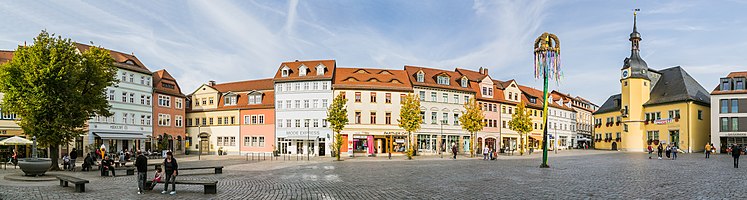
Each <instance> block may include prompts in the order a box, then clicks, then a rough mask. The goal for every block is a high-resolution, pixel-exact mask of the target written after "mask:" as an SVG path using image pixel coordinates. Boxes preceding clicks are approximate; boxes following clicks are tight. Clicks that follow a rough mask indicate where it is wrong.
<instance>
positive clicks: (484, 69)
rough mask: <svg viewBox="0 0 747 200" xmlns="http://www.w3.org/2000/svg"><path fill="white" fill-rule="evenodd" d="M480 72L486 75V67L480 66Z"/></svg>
mask: <svg viewBox="0 0 747 200" xmlns="http://www.w3.org/2000/svg"><path fill="white" fill-rule="evenodd" d="M480 74H482V75H488V68H483V67H480Z"/></svg>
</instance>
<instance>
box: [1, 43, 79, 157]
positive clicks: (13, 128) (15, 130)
mask: <svg viewBox="0 0 747 200" xmlns="http://www.w3.org/2000/svg"><path fill="white" fill-rule="evenodd" d="M12 58H13V51H2V50H0V65H1V64H4V63H6V62H8V61H10V59H12ZM3 96H4V95H3V93H0V101H2V99H3ZM18 120H19V119H18V116H16V114H14V113H10V112H3V111H2V110H1V109H0V140H3V139H5V138H9V137H13V136H20V137H25V135H24V134H23V129H21V126H19V125H18ZM81 146H83V145H82V144H81ZM28 152H30V148H29V149H28V150H26V149H25V148H24V149H19V152H18V153H19V158H23V157H26V155H29V153H28ZM12 154H13V146H5V147H2V148H0V157H3V158H7V157H10V155H12Z"/></svg>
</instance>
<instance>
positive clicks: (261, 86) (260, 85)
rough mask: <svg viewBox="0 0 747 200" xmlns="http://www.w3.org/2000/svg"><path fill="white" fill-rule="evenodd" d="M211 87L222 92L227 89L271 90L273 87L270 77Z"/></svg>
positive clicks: (240, 90) (232, 90)
mask: <svg viewBox="0 0 747 200" xmlns="http://www.w3.org/2000/svg"><path fill="white" fill-rule="evenodd" d="M212 87H213V88H215V89H216V90H218V91H219V92H222V93H226V92H229V91H231V92H242V91H252V90H272V89H274V88H275V86H274V83H273V82H272V78H266V79H258V80H248V81H237V82H229V83H221V84H215V85H213V86H212Z"/></svg>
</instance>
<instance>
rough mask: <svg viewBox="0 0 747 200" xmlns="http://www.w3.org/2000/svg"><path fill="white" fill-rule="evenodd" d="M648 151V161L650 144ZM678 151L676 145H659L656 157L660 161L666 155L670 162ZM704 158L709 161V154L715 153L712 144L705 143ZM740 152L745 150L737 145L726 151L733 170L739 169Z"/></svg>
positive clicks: (652, 151) (650, 150)
mask: <svg viewBox="0 0 747 200" xmlns="http://www.w3.org/2000/svg"><path fill="white" fill-rule="evenodd" d="M647 151H648V159H652V155H653V153H654V148H653V146H651V144H649V145H648V147H647ZM679 151H680V150H679V149H678V148H677V146H676V145H672V144H668V145H667V146H666V147H664V145H663V144H659V145H658V146H657V147H656V154H657V156H658V159H659V160H661V159H662V154H664V153H666V156H667V158H670V155H671V159H672V160H677V153H678V152H679ZM704 152H705V158H706V159H709V158H711V153H714V152H715V147H714V146H713V144H712V143H707V144H706V145H705V151H704ZM742 152H745V150H742V147H740V146H739V145H737V144H733V145H731V147H729V148H727V149H726V153H728V154H731V156H732V158H734V168H739V157H740V156H741V155H742Z"/></svg>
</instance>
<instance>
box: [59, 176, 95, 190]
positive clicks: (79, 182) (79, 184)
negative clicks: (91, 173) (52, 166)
mask: <svg viewBox="0 0 747 200" xmlns="http://www.w3.org/2000/svg"><path fill="white" fill-rule="evenodd" d="M57 179H59V180H60V186H62V187H67V184H68V182H70V183H73V184H75V191H76V192H86V183H88V180H85V179H80V178H76V177H72V176H66V175H57Z"/></svg>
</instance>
